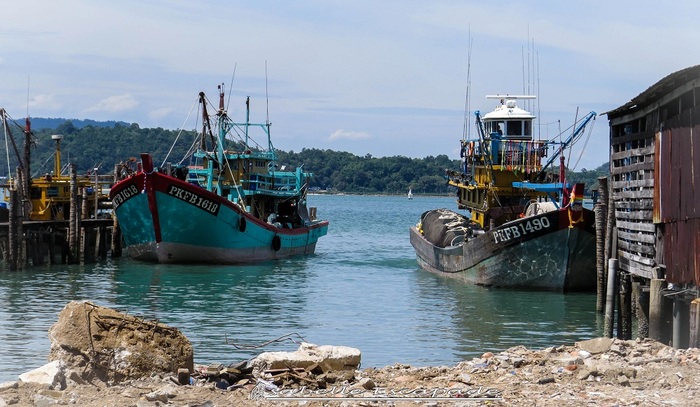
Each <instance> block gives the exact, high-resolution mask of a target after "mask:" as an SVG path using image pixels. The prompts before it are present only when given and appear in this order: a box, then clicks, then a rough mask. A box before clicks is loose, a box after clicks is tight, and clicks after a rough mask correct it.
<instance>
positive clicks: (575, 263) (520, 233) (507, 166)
mask: <svg viewBox="0 0 700 407" xmlns="http://www.w3.org/2000/svg"><path fill="white" fill-rule="evenodd" d="M489 97H491V98H497V99H500V103H499V104H498V105H497V106H496V108H495V109H494V110H493V111H491V112H489V113H487V114H485V115H484V116H483V117H482V116H481V113H480V112H478V111H477V112H475V113H476V128H477V131H478V137H477V138H474V139H471V140H468V139H462V140H461V157H462V168H460V170H459V171H454V170H448V171H447V172H446V178H447V180H448V183H449V184H450V185H452V186H454V187H455V188H456V190H457V206H458V209H461V210H466V211H465V212H464V213H459V212H455V211H452V210H449V209H436V210H432V211H427V212H425V213H424V214H423V215H422V216H421V219H420V221H419V222H418V224H417V225H415V226H412V227H411V228H410V240H411V244H412V245H413V247H414V249H415V251H416V258H417V260H418V264H419V265H420V266H421V267H422V268H424V269H426V270H429V271H431V272H434V273H437V274H441V275H444V276H448V277H453V278H456V279H460V280H463V281H465V282H469V283H474V284H477V285H484V286H492V287H507V288H524V289H541V290H557V291H585V290H590V289H593V288H594V287H595V284H596V267H595V261H596V253H595V216H594V213H593V211H592V210H591V209H590V208H587V207H584V206H583V195H584V185H583V184H571V183H568V182H566V174H565V165H564V154H563V152H564V151H565V149H567V148H569V147H570V146H571V145H573V143H575V142H576V141H577V140H579V139H580V137H581V136H582V135H583V134H584V129H585V128H586V126H587V125H588V124H589V123H590V122H591V120H593V119H594V118H595V116H596V114H595V112H590V113H589V114H588V115H586V116H585V117H583V118H582V119H581V120H580V121H578V122H577V123H576V124H575V126H574V127H573V131H572V132H571V135H570V136H568V137H566V136H563V137H561V139H563V140H564V141H561V142H560V141H557V139H558V138H557V139H554V140H536V139H535V138H534V137H533V129H534V126H533V120H534V119H535V116H534V115H532V114H531V113H530V112H529V111H527V110H525V109H522V108H520V107H519V106H518V104H517V100H518V99H532V98H534V96H529V95H524V96H517V95H494V96H489ZM550 150H552V151H550ZM557 158H559V159H560V165H559V171H558V173H556V172H554V171H551V170H549V169H550V165H551V164H552V163H553V162H554V161H555V160H556V159H557ZM545 160H546V161H545Z"/></svg>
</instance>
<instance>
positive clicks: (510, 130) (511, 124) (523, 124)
mask: <svg viewBox="0 0 700 407" xmlns="http://www.w3.org/2000/svg"><path fill="white" fill-rule="evenodd" d="M486 131H487V133H488V134H494V133H498V134H500V135H505V136H506V138H509V139H520V140H532V120H505V121H504V120H495V121H492V122H487V123H486Z"/></svg>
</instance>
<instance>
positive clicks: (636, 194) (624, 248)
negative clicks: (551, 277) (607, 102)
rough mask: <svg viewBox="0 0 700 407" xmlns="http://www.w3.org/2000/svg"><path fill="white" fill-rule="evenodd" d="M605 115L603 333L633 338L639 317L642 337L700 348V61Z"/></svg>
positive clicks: (601, 211) (601, 272) (600, 294)
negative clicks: (607, 169) (607, 146)
mask: <svg viewBox="0 0 700 407" xmlns="http://www.w3.org/2000/svg"><path fill="white" fill-rule="evenodd" d="M606 114H607V116H608V119H609V121H610V178H609V179H607V180H605V182H604V184H607V185H605V186H603V183H601V189H603V190H605V191H607V196H606V199H605V200H603V202H600V203H599V205H600V208H598V209H597V211H596V213H597V214H598V216H599V217H601V218H602V219H600V223H599V224H601V225H603V224H604V225H605V231H600V235H604V236H605V243H604V250H603V249H601V250H602V251H603V252H604V259H603V260H604V261H603V262H600V261H599V285H598V287H599V290H598V301H597V307H596V308H597V309H598V311H600V312H602V309H605V310H606V313H605V317H606V320H605V328H604V329H605V331H606V332H605V333H606V335H607V336H613V335H614V333H613V328H612V327H613V325H616V326H617V330H616V336H617V337H619V338H621V339H631V336H632V332H631V330H632V329H631V326H632V325H631V320H632V318H633V316H636V318H637V337H643V338H644V337H649V338H652V339H655V340H658V341H660V342H663V343H665V344H668V345H671V346H673V347H676V348H687V347H700V299H699V298H698V281H700V204H698V202H700V150H698V149H697V148H695V147H697V146H698V145H700V65H697V66H693V67H690V68H686V69H683V70H680V71H678V72H675V73H673V74H671V75H668V76H667V77H665V78H663V79H662V80H660V81H659V82H657V83H656V84H654V85H653V86H651V87H650V88H649V89H647V90H646V91H644V92H642V93H641V94H640V95H639V96H637V97H635V98H633V99H632V100H631V101H630V102H628V103H626V104H625V105H623V106H621V107H619V108H617V109H615V110H612V111H610V112H607V113H606ZM601 264H604V265H605V266H606V267H605V269H604V270H601ZM601 281H606V282H607V286H606V291H607V292H603V290H602V289H601V287H603V284H601ZM611 290H612V293H611V292H610V291H611ZM611 302H612V304H611ZM603 303H605V306H604V307H603V306H602V304H603ZM615 309H616V310H617V322H616V323H615V321H614V315H613V310H615ZM608 310H610V312H608Z"/></svg>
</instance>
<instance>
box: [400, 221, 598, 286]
mask: <svg viewBox="0 0 700 407" xmlns="http://www.w3.org/2000/svg"><path fill="white" fill-rule="evenodd" d="M594 225H595V216H594V214H593V212H592V211H590V210H588V209H585V208H581V209H579V210H576V211H574V210H570V209H563V210H557V211H553V212H547V213H544V214H540V215H535V216H531V217H526V218H521V219H518V220H515V221H512V222H509V223H507V224H504V225H502V226H500V227H498V228H495V229H493V230H490V231H487V232H485V233H483V234H481V235H477V236H475V237H473V238H471V239H469V240H467V241H466V242H464V243H463V244H461V245H458V246H448V247H444V248H443V247H438V246H435V245H433V244H432V243H431V242H429V241H428V240H427V239H426V238H425V237H424V236H423V235H422V234H421V233H420V231H418V229H417V228H416V227H415V226H414V227H411V228H410V240H411V244H412V245H413V248H414V249H415V251H416V257H417V261H418V264H419V265H420V266H421V267H422V268H424V269H426V270H428V271H431V272H434V273H437V274H441V275H444V276H448V277H451V278H456V279H459V280H462V281H465V282H468V283H473V284H477V285H484V286H493V287H504V288H524V289H537V290H552V291H588V290H592V289H594V288H595V284H596V267H595V261H596V260H595V259H596V252H595V229H594Z"/></svg>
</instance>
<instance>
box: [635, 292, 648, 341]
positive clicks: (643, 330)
mask: <svg viewBox="0 0 700 407" xmlns="http://www.w3.org/2000/svg"><path fill="white" fill-rule="evenodd" d="M632 292H633V293H634V304H635V315H636V316H637V337H638V338H648V337H649V290H648V287H647V286H644V285H642V283H640V282H639V281H635V282H633V283H632Z"/></svg>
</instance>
